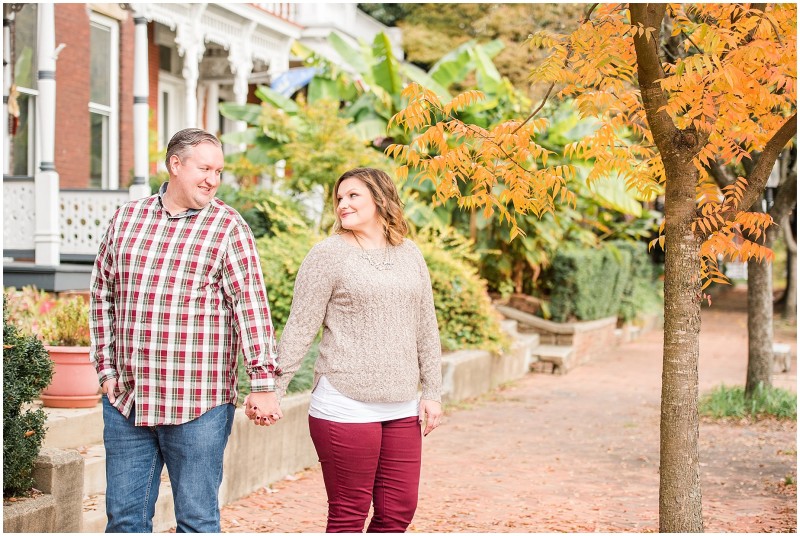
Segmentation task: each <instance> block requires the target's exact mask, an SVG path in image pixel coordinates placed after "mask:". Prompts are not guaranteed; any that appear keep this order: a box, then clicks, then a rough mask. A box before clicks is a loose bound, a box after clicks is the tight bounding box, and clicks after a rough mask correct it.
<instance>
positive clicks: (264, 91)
mask: <svg viewBox="0 0 800 536" xmlns="http://www.w3.org/2000/svg"><path fill="white" fill-rule="evenodd" d="M256 96H257V97H258V98H259V99H261V100H262V101H265V102H268V103H270V104H272V105H273V106H275V107H276V108H280V109H281V110H283V111H285V112H286V113H288V114H291V115H294V114H296V113H297V111H298V110H299V107H298V106H297V103H296V102H295V101H293V100H292V99H289V98H287V97H284V96H283V95H281V94H280V93H278V92H277V91H275V90H274V89H272V88H270V87H267V86H258V89H256Z"/></svg>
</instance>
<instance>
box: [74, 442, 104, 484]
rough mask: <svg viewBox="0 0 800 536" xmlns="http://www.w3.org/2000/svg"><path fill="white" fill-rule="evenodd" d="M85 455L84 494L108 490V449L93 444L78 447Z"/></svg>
mask: <svg viewBox="0 0 800 536" xmlns="http://www.w3.org/2000/svg"><path fill="white" fill-rule="evenodd" d="M78 452H80V453H81V456H83V462H84V465H83V494H84V495H97V494H99V493H105V492H106V449H105V447H103V445H102V444H101V445H91V446H89V447H86V448H82V449H78Z"/></svg>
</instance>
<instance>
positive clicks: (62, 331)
mask: <svg viewBox="0 0 800 536" xmlns="http://www.w3.org/2000/svg"><path fill="white" fill-rule="evenodd" d="M40 337H41V339H42V341H43V342H44V344H45V348H46V349H47V351H48V352H49V354H50V359H51V360H52V361H53V365H54V369H53V370H54V373H53V381H52V382H50V385H49V386H48V387H47V388H46V389H45V390H44V391H42V394H41V399H42V403H43V404H44V405H45V406H47V407H51V408H91V407H94V406H95V405H97V403H98V402H99V401H100V386H99V384H98V382H97V373H96V372H95V368H94V364H93V363H92V362H91V360H90V358H89V344H90V338H89V306H88V304H87V303H86V301H85V300H84V299H83V298H81V297H78V296H75V297H71V298H59V299H58V300H56V303H55V305H53V306H52V307H51V308H50V310H49V311H48V312H47V314H46V315H45V316H44V317H43V318H42V319H41V323H40Z"/></svg>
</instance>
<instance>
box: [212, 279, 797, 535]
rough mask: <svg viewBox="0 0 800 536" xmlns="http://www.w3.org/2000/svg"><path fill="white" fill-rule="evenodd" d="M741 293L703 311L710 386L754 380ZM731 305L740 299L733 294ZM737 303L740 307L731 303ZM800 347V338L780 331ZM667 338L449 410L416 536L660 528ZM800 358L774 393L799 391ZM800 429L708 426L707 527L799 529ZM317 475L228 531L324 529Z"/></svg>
mask: <svg viewBox="0 0 800 536" xmlns="http://www.w3.org/2000/svg"><path fill="white" fill-rule="evenodd" d="M737 293H739V294H740V293H741V291H740V290H736V291H732V293H731V294H730V296H729V299H727V300H725V299H723V300H720V299H718V300H717V302H715V305H714V307H712V308H711V309H706V308H704V312H703V335H702V336H701V359H700V391H701V393H702V392H705V391H707V390H709V389H710V388H711V387H713V386H716V385H719V384H720V383H725V384H726V385H735V384H739V385H741V384H743V383H744V378H745V372H746V366H747V336H746V332H745V331H742V330H743V329H746V313H744V312H743V311H742V310H741V299H740V298H741V296H740V295H738V294H737ZM731 298H733V299H731ZM726 301H727V302H728V305H729V307H726ZM776 339H777V340H778V341H780V342H786V343H789V344H791V345H792V350H793V355H796V336H795V335H793V334H792V333H791V332H790V331H786V332H781V331H780V330H778V331H776ZM661 348H662V333H661V332H653V333H650V334H648V335H646V336H644V337H642V338H641V339H639V340H638V341H635V342H633V343H628V344H626V345H623V346H620V347H617V348H614V349H613V350H612V352H610V353H609V354H608V355H606V356H605V357H604V358H601V359H597V360H595V361H594V362H592V363H589V364H586V365H583V366H581V367H579V368H577V369H575V370H573V371H572V372H570V373H569V374H568V375H565V376H552V375H544V374H529V375H528V376H527V377H525V378H523V379H522V380H519V381H517V382H515V383H514V384H513V385H511V386H508V387H506V388H505V389H503V390H501V391H497V392H494V393H491V394H489V395H485V396H483V397H481V398H479V399H478V400H475V401H473V402H471V403H469V404H459V405H457V406H455V407H451V408H448V410H447V412H448V415H447V417H446V420H445V424H444V425H443V426H442V427H441V428H439V429H438V430H437V431H436V432H434V433H433V434H431V435H430V436H428V437H427V438H425V439H424V451H423V469H422V484H421V487H420V501H419V508H418V509H417V514H416V517H415V520H414V522H413V524H412V525H411V527H410V531H412V532H594V531H603V532H607V531H614V532H656V531H657V530H658V484H659V483H658V447H659V431H658V426H659V400H660V382H661ZM795 370H796V361H795V363H794V365H793V368H792V371H791V372H789V373H788V374H780V375H776V382H775V383H776V385H780V386H783V387H791V388H795V386H796V376H795ZM796 434H797V432H796V425H795V424H794V423H791V424H781V423H775V422H761V423H757V424H751V425H734V424H727V425H726V424H718V423H706V422H704V423H702V424H701V429H700V449H701V478H702V486H703V487H702V489H703V513H704V518H705V524H706V527H705V528H706V530H707V531H709V532H795V531H796V529H797V508H796V504H797V495H796V485H790V486H785V485H783V484H782V483H783V482H784V481H785V480H786V478H787V477H790V478H791V479H792V481H793V482H796V478H797V463H796V449H797V444H796V443H797V442H796ZM326 510H327V504H326V497H325V490H324V486H323V483H322V474H321V472H320V471H319V469H318V468H312V469H309V470H307V471H305V472H303V473H300V474H298V475H294V476H291V477H290V480H283V481H281V482H278V483H275V484H273V485H272V486H271V488H270V489H269V490H261V491H259V492H257V493H254V494H253V495H250V496H249V497H246V498H244V499H241V500H239V501H237V502H235V503H232V504H230V505H228V506H226V507H225V508H224V509H223V512H222V517H223V525H222V526H223V530H224V531H226V532H290V533H291V532H323V531H324V530H325V515H326Z"/></svg>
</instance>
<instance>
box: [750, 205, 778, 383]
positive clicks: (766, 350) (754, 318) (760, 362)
mask: <svg viewBox="0 0 800 536" xmlns="http://www.w3.org/2000/svg"><path fill="white" fill-rule="evenodd" d="M750 211H751V212H763V210H762V208H761V201H760V200H759V201H758V202H757V203H756V204H755V205H753V206H752V207H751V208H750ZM775 231H776V227H775V226H774V225H773V226H771V227H770V228H769V229H768V230H767V232H766V236H765V237H764V246H766V247H768V248H771V247H772V244H773V243H774V241H775ZM772 307H773V306H772V262H771V261H767V260H764V261H759V260H758V259H750V260H749V261H747V381H746V383H745V387H744V393H745V397H746V398H750V397H751V396H752V395H753V393H755V391H756V389H757V388H758V386H759V385H762V386H764V387H770V386H772V342H773V338H772Z"/></svg>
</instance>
